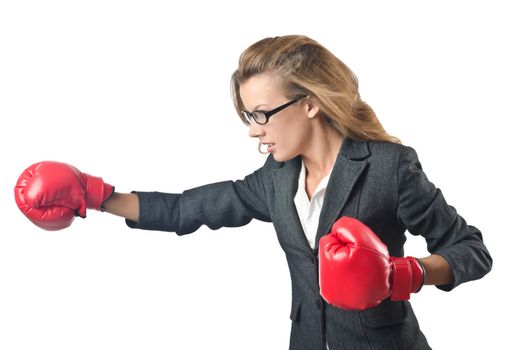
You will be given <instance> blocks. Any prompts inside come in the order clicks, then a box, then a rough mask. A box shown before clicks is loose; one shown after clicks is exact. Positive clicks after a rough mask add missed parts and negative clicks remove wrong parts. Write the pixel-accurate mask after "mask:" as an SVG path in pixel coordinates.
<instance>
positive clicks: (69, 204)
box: [15, 161, 114, 231]
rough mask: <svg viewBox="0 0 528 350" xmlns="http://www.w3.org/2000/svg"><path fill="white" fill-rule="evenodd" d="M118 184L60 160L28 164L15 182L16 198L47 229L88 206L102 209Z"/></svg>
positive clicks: (67, 223) (57, 227)
mask: <svg viewBox="0 0 528 350" xmlns="http://www.w3.org/2000/svg"><path fill="white" fill-rule="evenodd" d="M113 192H114V187H113V186H111V185H109V184H106V183H104V182H103V179H101V178H100V177H94V176H91V175H88V174H85V173H82V172H80V171H79V170H78V169H77V168H75V167H73V166H71V165H68V164H64V163H59V162H50V161H46V162H40V163H36V164H33V165H32V166H30V167H29V168H27V169H26V170H25V171H24V172H23V173H22V174H21V175H20V177H19V178H18V181H17V184H16V186H15V200H16V203H17V205H18V207H19V208H20V210H21V211H22V213H24V215H26V216H27V217H28V218H29V220H31V221H32V222H33V223H34V224H35V225H37V226H39V227H40V228H42V229H44V230H49V231H54V230H61V229H63V228H66V227H68V226H70V225H71V223H72V222H73V219H74V217H75V216H76V215H77V216H81V217H83V218H85V217H86V209H97V210H101V205H102V203H103V202H104V201H105V200H106V199H108V198H109V197H110V196H111V195H112V193H113Z"/></svg>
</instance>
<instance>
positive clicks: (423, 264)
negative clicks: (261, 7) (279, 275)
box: [15, 35, 492, 350]
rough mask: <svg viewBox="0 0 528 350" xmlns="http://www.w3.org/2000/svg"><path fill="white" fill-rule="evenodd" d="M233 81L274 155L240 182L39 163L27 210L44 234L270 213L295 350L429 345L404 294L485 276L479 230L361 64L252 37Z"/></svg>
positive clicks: (219, 222)
mask: <svg viewBox="0 0 528 350" xmlns="http://www.w3.org/2000/svg"><path fill="white" fill-rule="evenodd" d="M231 88H232V96H233V101H234V105H235V109H236V111H237V113H238V115H239V117H240V119H241V120H242V122H243V123H245V124H246V125H247V126H248V128H249V136H251V137H254V138H258V140H259V147H258V150H259V152H261V153H269V156H268V157H267V159H266V161H265V164H264V165H263V166H262V167H261V168H259V169H257V170H256V171H255V172H253V173H252V174H249V175H247V176H246V177H245V178H244V179H242V180H237V181H223V182H218V183H214V184H208V185H204V186H200V187H197V188H193V189H189V190H186V191H184V192H182V193H176V194H170V193H160V192H134V193H130V194H125V193H117V192H114V188H113V186H111V185H108V184H106V183H104V182H103V181H102V179H101V178H97V177H93V176H91V175H88V174H85V173H82V172H80V171H79V170H77V169H76V168H74V167H72V166H70V165H67V164H64V163H58V162H41V163H37V164H34V165H32V166H31V167H30V168H28V169H27V170H26V171H25V172H24V173H23V174H22V175H21V177H20V179H19V182H18V183H17V186H16V187H15V197H16V201H17V203H18V205H19V207H20V209H21V210H22V212H24V214H26V215H27V216H28V217H29V218H30V220H32V221H33V222H34V223H35V224H37V225H38V226H40V227H42V228H44V229H48V230H55V229H62V228H64V227H67V226H69V225H70V224H71V222H72V220H73V218H74V216H76V215H78V216H82V217H85V216H86V209H87V208H88V209H90V208H92V209H98V210H104V211H106V212H108V213H112V214H115V215H118V216H121V217H124V218H126V223H127V224H128V225H129V226H130V227H133V228H139V229H147V230H163V231H173V232H176V233H177V234H179V235H183V234H189V233H192V232H194V231H196V230H197V229H198V228H199V227H200V226H202V225H207V226H208V227H209V228H211V229H217V228H219V227H225V226H229V227H233V226H243V225H246V224H248V223H249V222H250V221H251V220H252V219H257V220H262V221H266V222H272V223H273V225H274V228H275V231H276V232H277V238H278V240H279V243H280V245H281V247H282V248H283V249H284V252H285V254H286V257H287V261H288V266H289V268H290V274H291V278H292V309H291V320H292V328H291V337H290V349H302V350H308V349H318V350H320V349H328V348H329V349H331V350H339V349H384V350H386V349H406V350H409V349H429V348H430V347H429V345H428V343H427V340H426V338H425V336H424V335H423V334H422V332H421V331H420V328H419V325H418V322H417V320H416V317H415V315H414V313H413V310H412V307H411V305H410V303H409V301H408V299H409V298H410V294H411V293H416V292H418V291H419V290H420V288H421V287H422V285H424V284H425V285H435V286H437V287H438V288H440V289H442V290H445V291H449V290H452V289H453V288H455V287H456V286H457V285H459V284H460V283H463V282H467V281H470V280H475V279H478V278H481V277H482V276H484V275H485V274H486V273H487V272H489V271H490V269H491V265H492V259H491V257H490V254H489V252H488V250H487V249H486V247H485V245H484V243H483V240H482V235H481V232H480V231H479V230H478V229H477V228H476V227H474V226H471V225H468V224H466V222H465V220H464V219H463V218H462V217H461V216H460V215H459V214H458V213H457V212H456V210H455V209H454V208H453V207H452V206H449V205H448V204H447V203H446V201H445V199H444V197H443V195H442V192H441V191H440V189H438V188H436V187H435V186H434V185H433V184H432V183H431V182H429V181H428V179H427V177H426V175H425V173H424V172H423V171H422V168H421V165H420V162H419V160H418V156H417V154H416V152H415V151H414V149H412V148H411V147H409V146H405V145H402V144H401V142H400V140H399V139H397V138H396V137H394V136H391V135H389V134H387V133H386V132H385V130H384V128H383V126H382V125H381V123H380V122H379V120H378V118H377V117H376V115H375V113H374V111H373V110H372V109H371V108H370V107H369V105H367V104H366V103H365V102H364V101H363V100H362V99H361V97H360V94H359V92H358V81H357V78H356V76H355V75H354V73H353V72H352V71H351V70H350V69H349V68H348V67H347V66H346V65H345V64H344V63H343V62H341V61H340V60H339V59H338V58H337V57H335V56H334V55H333V54H332V53H331V52H330V51H328V50H327V49H326V48H324V47H323V46H322V45H320V44H319V43H317V42H316V41H314V40H312V39H310V38H308V37H305V36H300V35H290V36H282V37H274V38H266V39H263V40H260V41H258V42H256V43H254V44H253V45H251V46H250V47H249V48H247V49H246V50H245V51H244V52H243V53H242V55H241V56H240V61H239V66H238V68H237V70H236V71H235V72H234V74H233V76H232V86H231ZM406 230H408V231H409V232H410V233H411V234H414V235H421V236H423V237H425V239H426V241H427V248H428V250H429V252H430V253H431V255H430V256H428V257H424V258H420V259H417V258H414V257H404V254H403V245H404V242H405V231H406Z"/></svg>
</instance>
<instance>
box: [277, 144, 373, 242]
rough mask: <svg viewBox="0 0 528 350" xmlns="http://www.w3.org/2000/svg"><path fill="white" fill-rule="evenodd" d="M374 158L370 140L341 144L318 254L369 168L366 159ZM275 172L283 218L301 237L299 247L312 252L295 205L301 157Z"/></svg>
mask: <svg viewBox="0 0 528 350" xmlns="http://www.w3.org/2000/svg"><path fill="white" fill-rule="evenodd" d="M369 155H370V150H369V147H368V141H354V140H352V139H350V138H348V137H345V138H344V139H343V141H342V143H341V147H340V149H339V152H338V155H337V158H336V162H335V164H334V168H333V170H332V174H331V175H330V178H329V180H328V186H327V188H326V193H325V197H324V200H323V206H322V208H321V215H320V217H319V226H318V228H317V235H316V243H315V252H317V250H318V248H319V239H320V238H321V237H322V236H323V235H325V234H327V233H328V232H330V229H331V228H332V225H333V224H334V222H335V221H336V220H337V219H338V218H339V215H340V213H341V211H342V209H343V207H344V206H345V204H346V201H347V199H348V198H349V196H350V193H351V192H352V189H353V188H354V184H355V183H356V182H357V180H358V178H359V177H360V175H361V173H362V172H363V170H364V169H365V167H366V164H367V161H366V158H368V156H369ZM281 164H282V166H280V167H279V168H276V169H274V170H273V182H274V186H275V190H276V193H277V199H278V200H279V206H280V208H281V213H280V214H279V215H280V219H281V221H283V222H284V223H285V224H287V226H288V227H290V228H291V229H292V231H293V232H292V234H295V235H297V236H298V237H297V241H298V245H299V248H301V249H306V248H308V249H311V248H310V246H309V244H308V240H307V239H306V236H305V233H304V230H303V228H302V224H301V222H300V219H299V215H298V213H297V209H296V207H295V203H294V200H293V199H294V197H295V193H296V192H297V188H298V181H299V173H300V170H301V157H300V156H297V157H295V158H293V159H291V160H289V161H287V162H284V163H281Z"/></svg>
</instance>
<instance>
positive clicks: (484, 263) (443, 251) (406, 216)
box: [397, 146, 492, 291]
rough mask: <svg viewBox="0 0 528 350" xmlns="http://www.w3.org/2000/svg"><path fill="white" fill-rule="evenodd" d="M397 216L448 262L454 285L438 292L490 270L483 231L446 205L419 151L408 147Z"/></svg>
mask: <svg viewBox="0 0 528 350" xmlns="http://www.w3.org/2000/svg"><path fill="white" fill-rule="evenodd" d="M397 216H398V220H399V221H400V223H401V224H403V226H404V227H406V228H407V230H408V231H409V232H410V233H411V234H413V235H421V236H423V237H424V238H425V240H426V242H427V250H428V251H429V252H430V253H431V254H433V253H434V254H437V255H440V256H442V257H443V258H445V259H446V260H447V262H448V263H449V266H450V267H451V269H452V270H453V275H454V281H453V282H452V283H451V284H448V285H439V286H436V287H437V288H439V289H441V290H444V291H450V290H452V289H453V288H455V287H456V286H458V285H459V284H460V283H464V282H467V281H471V280H476V279H479V278H482V277H483V276H484V275H485V274H487V273H488V272H489V271H490V270H491V266H492V258H491V256H490V254H489V252H488V249H487V248H486V246H485V245H484V242H483V239H482V233H481V232H480V230H479V229H478V228H476V227H474V226H471V225H468V224H467V223H466V221H465V220H464V218H462V217H461V216H460V215H458V214H457V211H456V209H455V208H454V207H452V206H450V205H448V204H447V203H446V201H445V199H444V196H443V194H442V191H441V190H440V189H438V188H436V187H435V185H434V184H433V183H431V182H430V181H429V180H428V179H427V176H426V175H425V173H424V172H423V171H422V166H421V164H420V161H419V160H418V155H417V154H416V151H415V150H414V149H413V148H411V147H408V146H402V148H401V151H400V158H399V163H398V210H397Z"/></svg>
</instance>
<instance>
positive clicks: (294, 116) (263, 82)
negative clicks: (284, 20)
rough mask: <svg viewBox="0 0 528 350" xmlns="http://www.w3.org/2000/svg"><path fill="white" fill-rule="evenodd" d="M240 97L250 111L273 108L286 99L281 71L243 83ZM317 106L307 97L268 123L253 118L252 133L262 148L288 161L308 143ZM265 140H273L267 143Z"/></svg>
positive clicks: (301, 151)
mask: <svg viewBox="0 0 528 350" xmlns="http://www.w3.org/2000/svg"><path fill="white" fill-rule="evenodd" d="M240 97H241V99H242V102H243V103H244V108H245V110H247V111H250V112H253V111H256V110H260V111H271V110H272V109H274V108H276V107H278V106H280V105H282V104H284V103H286V102H288V101H289V99H288V98H287V97H286V96H285V95H284V92H283V89H282V85H281V78H280V77H279V76H278V75H277V74H273V73H263V74H258V75H254V76H253V77H251V78H250V79H248V80H247V81H245V82H244V83H243V84H241V85H240ZM317 111H318V109H317V107H315V106H313V105H312V104H310V103H309V102H308V101H307V100H306V99H301V100H300V101H298V102H296V103H294V104H292V105H291V106H289V107H287V108H285V109H283V110H282V111H280V112H278V113H276V114H274V115H273V116H271V117H270V119H269V120H268V123H267V124H264V125H259V124H257V123H255V121H252V122H251V124H250V126H249V136H250V137H255V138H258V139H259V142H260V143H261V144H262V145H260V144H259V147H260V148H259V149H260V150H262V151H267V150H268V149H269V152H270V153H272V154H273V158H274V159H275V160H276V161H278V162H285V161H287V160H290V159H292V158H294V157H296V156H298V155H300V154H303V152H304V149H305V148H306V147H307V145H308V143H309V140H310V137H311V134H312V132H311V130H312V124H313V119H314V118H313V117H314V116H315V115H316V114H317ZM263 144H273V145H272V146H271V147H267V146H265V145H263Z"/></svg>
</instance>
